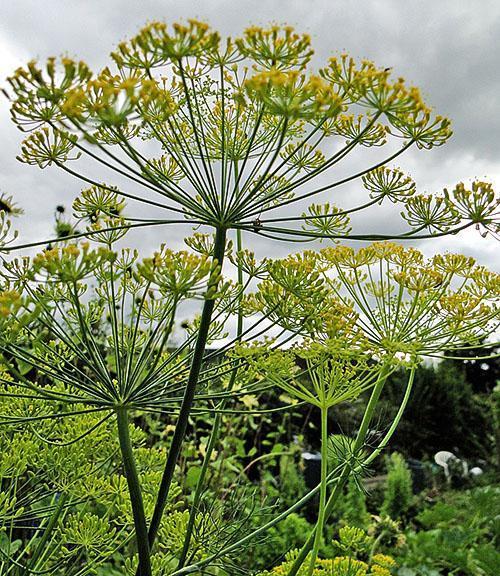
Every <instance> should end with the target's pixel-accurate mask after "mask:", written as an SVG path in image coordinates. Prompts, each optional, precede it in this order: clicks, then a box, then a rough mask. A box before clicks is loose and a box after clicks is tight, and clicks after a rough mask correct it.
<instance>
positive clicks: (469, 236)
mask: <svg viewBox="0 0 500 576" xmlns="http://www.w3.org/2000/svg"><path fill="white" fill-rule="evenodd" d="M189 17H195V18H198V19H203V20H206V21H208V22H209V23H210V24H211V25H212V26H213V27H214V28H215V29H218V30H219V31H220V32H221V33H222V34H224V35H225V34H230V35H233V36H236V35H238V34H239V33H240V31H242V30H243V29H244V28H245V27H247V26H248V25H251V24H259V25H265V24H268V23H270V22H273V23H278V24H281V23H287V24H291V25H293V26H295V27H296V28H297V29H298V30H299V31H303V32H307V33H309V34H310V35H311V37H312V41H313V45H314V47H315V50H316V56H315V62H317V63H318V64H319V65H320V64H321V63H322V62H325V61H326V59H327V58H328V57H329V56H330V55H332V54H334V53H339V52H340V51H343V50H345V51H347V52H348V53H350V54H351V55H353V56H355V57H359V58H369V59H372V60H374V61H375V62H376V63H377V64H378V65H380V66H383V67H392V68H393V69H394V71H395V74H396V75H397V76H404V77H405V78H406V79H407V80H408V81H409V82H410V83H412V84H415V85H417V86H419V87H420V88H421V90H422V93H423V95H424V97H425V99H426V101H427V102H429V103H430V104H432V105H433V106H434V107H435V109H436V111H437V112H438V113H441V114H443V115H446V116H448V117H450V118H451V120H452V122H453V128H454V136H453V138H452V139H451V140H450V141H449V143H448V144H446V145H445V146H443V147H441V148H437V149H434V150H431V151H417V150H415V151H411V152H409V153H408V154H406V156H405V157H403V158H402V159H401V160H400V162H399V165H400V166H401V167H402V168H403V169H404V170H405V171H408V173H410V174H411V176H412V177H413V178H414V179H415V180H416V182H417V185H418V188H419V190H420V191H421V192H438V191H440V190H441V189H442V188H443V187H445V186H453V185H454V184H455V183H457V182H459V181H466V182H467V181H470V179H472V178H481V179H486V180H488V181H492V182H493V183H495V185H496V187H497V189H500V147H499V142H500V113H499V105H498V104H499V100H500V3H499V2H498V0H460V1H458V0H440V1H439V2H436V1H435V0H414V1H413V2H402V1H401V0H350V1H346V0H336V1H334V0H307V1H306V0H264V1H263V0H251V1H247V0H206V1H205V2H198V1H195V0H178V1H172V0H141V1H138V0H65V1H62V0H44V1H40V0H18V1H17V2H13V1H11V2H7V1H4V2H1V6H0V84H1V85H2V86H4V85H5V77H6V76H7V75H9V74H10V73H11V72H12V71H13V69H14V68H15V67H17V66H18V65H21V64H23V63H25V62H26V61H27V60H29V59H31V58H40V59H42V60H44V59H45V58H46V57H48V56H51V55H56V56H57V55H61V54H68V55H70V56H72V57H77V58H79V59H80V58H81V59H84V60H86V61H87V62H88V63H89V64H90V66H91V67H92V68H93V69H98V68H99V67H101V66H103V65H106V64H107V63H108V53H109V52H110V51H111V50H112V49H113V48H114V47H115V45H116V43H117V42H119V41H121V40H123V39H125V38H127V37H129V36H130V35H133V34H135V33H136V32H137V30H138V28H139V27H141V26H142V25H143V24H144V23H146V22H147V21H148V20H152V19H160V20H165V21H166V22H173V21H177V20H180V19H183V18H189ZM0 138H1V146H2V160H1V162H0V192H3V193H5V194H7V195H13V196H14V197H15V199H16V200H17V201H18V203H19V204H21V205H22V206H23V208H24V210H25V215H24V216H23V218H22V220H21V222H20V224H19V227H20V229H21V232H22V234H23V238H24V239H25V240H28V239H31V240H33V239H36V238H38V239H39V238H41V237H46V235H47V231H48V230H49V229H50V226H51V221H52V216H53V211H54V207H55V206H56V204H66V205H67V206H69V205H70V203H71V200H72V198H73V197H74V196H75V195H76V194H77V193H78V191H79V189H80V185H79V183H78V181H76V180H72V179H71V178H70V177H68V176H67V175H65V174H62V173H60V172H58V171H57V170H56V169H46V170H44V171H40V170H39V169H38V168H34V167H31V166H26V165H23V164H20V163H19V162H17V161H16V160H15V156H16V154H17V153H18V147H19V143H20V140H21V138H22V135H21V134H20V133H19V132H18V131H17V130H16V129H15V128H14V126H13V125H12V124H11V123H10V120H9V112H8V102H7V101H6V100H0ZM360 162H361V160H360ZM340 197H341V198H342V196H340ZM341 205H342V204H341ZM387 218H388V214H387V213H386V212H384V209H379V211H378V212H377V213H376V214H375V216H374V215H373V213H372V215H371V216H370V220H369V221H368V220H367V221H366V224H367V226H370V228H371V229H372V228H373V229H376V228H378V229H379V231H380V229H381V226H384V225H385V224H386V221H387ZM382 229H383V228H382ZM383 230H384V229H383ZM166 234H167V236H170V235H172V234H173V231H168V232H166ZM165 239H166V238H165V237H162V236H161V235H158V233H156V232H155V233H153V232H150V233H148V234H145V233H143V235H142V236H141V238H140V241H141V243H142V244H143V246H145V247H146V248H149V247H151V248H153V247H154V246H155V245H157V244H158V243H159V242H161V241H165ZM167 240H168V238H167ZM248 242H252V243H254V244H255V247H256V248H257V249H258V251H259V252H261V253H266V254H276V255H278V254H283V253H285V252H286V251H287V250H291V249H292V248H291V247H290V246H288V245H284V244H279V245H278V244H276V243H271V244H270V243H268V242H264V241H262V240H260V241H257V240H256V239H255V237H250V238H248ZM172 243H173V244H175V243H176V241H175V239H172ZM420 247H421V248H422V249H423V250H424V251H425V252H427V253H429V254H431V253H434V252H436V251H442V250H450V251H461V252H464V253H466V254H469V255H473V256H475V257H476V258H477V259H478V260H479V261H480V262H481V263H483V264H487V265H489V266H490V267H492V268H495V269H497V270H498V269H499V268H500V262H499V261H500V258H499V257H498V255H496V251H497V245H496V243H495V242H494V241H493V240H492V239H490V238H486V239H483V238H481V237H480V236H479V235H478V234H476V233H473V232H472V231H470V233H469V232H468V233H466V234H463V235H461V236H459V237H452V238H445V239H440V240H432V241H426V242H425V243H421V244H420ZM293 249H296V248H295V247H293Z"/></svg>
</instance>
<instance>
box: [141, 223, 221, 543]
mask: <svg viewBox="0 0 500 576" xmlns="http://www.w3.org/2000/svg"><path fill="white" fill-rule="evenodd" d="M225 249H226V229H225V228H217V230H216V234H215V244H214V253H213V263H215V262H217V264H218V265H219V266H220V267H221V269H222V263H223V261H224V252H225ZM215 288H216V286H215V285H213V284H212V283H209V286H208V288H207V290H208V291H212V290H213V289H215ZM214 306H215V300H214V299H213V298H211V299H206V300H205V304H204V305H203V311H202V313H201V321H200V327H199V330H198V336H197V338H196V344H195V348H194V354H193V359H192V362H191V369H190V371H189V376H188V380H187V383H186V389H185V390H184V397H183V399H182V404H181V408H180V411H179V416H178V419H177V424H176V426H175V432H174V436H173V438H172V443H171V445H170V450H169V452H168V456H167V462H166V463H165V469H164V471H163V476H162V479H161V484H160V489H159V491H158V497H157V501H156V505H155V509H154V512H153V517H152V519H151V525H150V526H149V545H150V547H151V548H152V547H153V544H154V542H155V539H156V536H157V534H158V529H159V527H160V523H161V519H162V516H163V512H164V510H165V506H166V505H167V500H168V493H169V491H170V486H171V484H172V479H173V476H174V471H175V466H176V463H177V459H178V457H179V454H180V451H181V447H182V443H183V441H184V437H185V435H186V430H187V425H188V419H189V414H190V413H191V408H192V406H193V401H194V395H195V392H196V386H197V384H198V379H199V376H200V372H201V365H202V362H203V355H204V353H205V348H206V344H207V339H208V332H209V329H210V323H211V321H212V313H213V310H214Z"/></svg>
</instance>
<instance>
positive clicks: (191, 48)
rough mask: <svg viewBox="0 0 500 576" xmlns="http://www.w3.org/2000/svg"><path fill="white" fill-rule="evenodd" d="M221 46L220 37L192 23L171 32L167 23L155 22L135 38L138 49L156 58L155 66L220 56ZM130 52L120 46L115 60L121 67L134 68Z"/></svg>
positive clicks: (153, 60)
mask: <svg viewBox="0 0 500 576" xmlns="http://www.w3.org/2000/svg"><path fill="white" fill-rule="evenodd" d="M219 42H220V36H219V34H218V33H217V32H213V31H211V30H210V27H209V26H208V24H206V23H205V22H199V21H198V20H188V21H187V24H180V23H175V24H173V25H172V29H171V30H169V28H168V26H167V25H166V24H165V23H163V22H152V23H151V24H148V25H147V26H146V27H144V28H143V29H142V30H141V31H140V33H139V35H138V36H137V37H136V38H135V44H136V45H138V46H140V47H141V48H142V49H143V50H144V51H145V52H148V53H150V54H152V55H153V56H152V58H153V59H152V62H154V63H155V65H158V64H160V63H161V64H164V63H166V62H168V61H179V60H180V59H182V58H187V57H192V56H197V57H201V56H203V55H204V54H206V53H211V52H216V51H217V49H218V47H219ZM127 50H128V47H127V46H126V45H120V47H119V52H118V53H115V59H116V60H117V62H118V63H119V64H120V65H123V66H128V67H131V66H130V65H131V64H133V62H131V61H130V59H129V58H128V54H127ZM132 53H133V52H132Z"/></svg>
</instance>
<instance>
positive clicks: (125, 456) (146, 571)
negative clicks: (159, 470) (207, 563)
mask: <svg viewBox="0 0 500 576" xmlns="http://www.w3.org/2000/svg"><path fill="white" fill-rule="evenodd" d="M116 419H117V423H118V438H119V440H120V449H121V453H122V460H123V467H124V469H125V476H126V478H127V484H128V491H129V495H130V503H131V505H132V514H133V516H134V527H135V536H136V541H137V552H138V554H139V567H138V569H137V576H152V571H151V558H150V549H149V542H148V527H147V524H146V515H145V513H144V503H143V501H142V493H141V486H140V483H139V476H138V474H137V468H136V466H135V460H134V453H133V451H132V444H131V442H130V433H129V427H128V413H127V408H125V407H123V406H122V407H119V408H117V409H116Z"/></svg>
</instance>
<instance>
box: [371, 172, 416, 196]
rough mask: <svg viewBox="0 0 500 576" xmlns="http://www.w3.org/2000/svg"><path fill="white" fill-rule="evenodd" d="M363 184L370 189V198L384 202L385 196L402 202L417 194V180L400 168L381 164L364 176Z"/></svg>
mask: <svg viewBox="0 0 500 576" xmlns="http://www.w3.org/2000/svg"><path fill="white" fill-rule="evenodd" d="M362 180H363V186H364V187H365V188H366V189H367V190H369V192H370V198H373V199H376V200H379V201H380V203H382V201H383V199H384V198H389V200H390V201H391V202H401V201H405V200H407V199H408V198H410V197H412V196H413V195H414V194H415V191H416V188H415V182H413V180H412V179H411V178H410V177H409V176H406V175H405V174H404V173H403V172H401V170H399V169H398V168H392V169H391V168H386V167H385V166H380V167H379V168H376V169H375V170H372V171H371V172H368V174H365V175H364V176H363V177H362Z"/></svg>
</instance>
